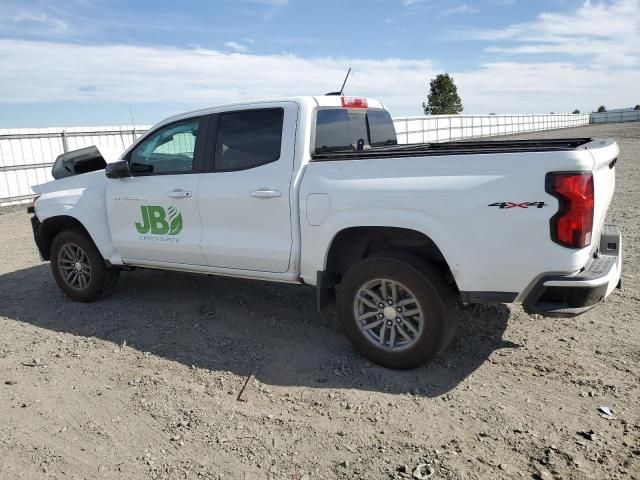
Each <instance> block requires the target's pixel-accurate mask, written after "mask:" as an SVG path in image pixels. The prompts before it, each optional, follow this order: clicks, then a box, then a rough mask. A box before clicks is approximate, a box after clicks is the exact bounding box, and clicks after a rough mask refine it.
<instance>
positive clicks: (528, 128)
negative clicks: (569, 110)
mask: <svg viewBox="0 0 640 480" xmlns="http://www.w3.org/2000/svg"><path fill="white" fill-rule="evenodd" d="M589 118H590V115H589V114H588V113H586V114H577V115H572V114H548V115H432V116H430V117H407V118H394V119H393V122H394V124H395V126H396V133H397V134H398V142H400V143H425V142H448V141H451V140H464V139H467V138H479V137H493V136H496V135H511V134H515V133H526V132H537V131H540V130H554V129H557V128H569V127H579V126H581V125H588V124H589Z"/></svg>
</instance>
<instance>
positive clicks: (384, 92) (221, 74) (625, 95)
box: [0, 39, 640, 115]
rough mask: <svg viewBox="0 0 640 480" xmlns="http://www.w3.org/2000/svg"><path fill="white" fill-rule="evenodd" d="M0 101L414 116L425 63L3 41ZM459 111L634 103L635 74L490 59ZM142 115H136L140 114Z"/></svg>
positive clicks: (467, 88) (432, 70) (463, 89)
mask: <svg viewBox="0 0 640 480" xmlns="http://www.w3.org/2000/svg"><path fill="white" fill-rule="evenodd" d="M0 58H2V59H3V62H2V63H3V68H2V69H1V70H0V103H3V104H5V105H6V104H12V103H13V104H18V103H20V104H22V103H32V104H35V103H41V104H44V103H46V102H65V103H67V104H70V105H72V104H74V103H75V104H78V105H87V106H91V105H99V104H104V103H109V104H120V105H131V104H153V105H173V106H174V107H172V108H176V109H177V110H187V109H193V108H201V107H206V106H210V105H217V104H225V103H231V102H236V101H243V100H252V99H260V98H276V97H285V96H298V95H322V94H324V93H326V92H330V91H335V90H336V89H337V88H338V87H339V86H340V84H341V82H342V80H343V79H344V75H345V72H346V70H347V68H348V67H349V66H351V67H353V72H352V75H351V77H350V78H349V82H348V84H347V87H346V89H345V91H346V93H347V94H353V95H366V96H371V97H374V98H378V99H380V100H381V101H383V102H384V103H385V104H386V105H387V107H388V108H389V109H390V110H391V112H392V113H393V114H394V115H420V114H421V107H420V106H421V103H422V101H423V100H424V98H425V97H426V88H427V83H428V80H429V79H430V78H432V77H433V76H435V74H437V73H440V71H441V70H440V69H439V68H438V66H437V65H435V64H434V63H433V62H432V61H430V60H420V59H416V60H406V59H397V58H387V59H376V60H373V59H364V58H329V57H322V58H301V57H298V56H295V55H286V54H282V55H253V54H248V53H239V52H234V53H225V52H221V51H215V50H207V49H198V48H191V49H187V48H174V47H160V46H158V47H148V46H147V47H142V46H131V45H78V44H66V43H57V42H37V41H19V40H7V39H5V40H0ZM449 73H450V74H452V76H453V77H454V79H455V81H456V83H457V85H458V89H459V92H460V94H461V96H462V99H463V103H464V106H465V112H466V113H486V112H490V111H495V112H549V111H555V112H561V111H571V110H573V109H574V108H580V109H581V110H588V109H590V108H594V107H595V106H597V105H600V104H602V103H604V104H605V105H609V106H611V107H613V106H625V105H631V104H633V105H635V103H637V99H636V98H635V95H636V92H637V85H640V71H638V70H631V69H599V68H590V67H577V66H575V65H573V64H571V63H532V64H525V63H519V62H493V63H487V64H484V65H482V66H480V67H479V68H477V69H475V70H471V71H463V72H455V71H449ZM137 110H138V111H141V108H138V109H137Z"/></svg>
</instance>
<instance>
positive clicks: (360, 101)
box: [342, 97, 369, 108]
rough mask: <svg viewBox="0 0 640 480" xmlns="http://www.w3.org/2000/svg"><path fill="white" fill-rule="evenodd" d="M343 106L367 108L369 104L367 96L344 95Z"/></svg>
mask: <svg viewBox="0 0 640 480" xmlns="http://www.w3.org/2000/svg"><path fill="white" fill-rule="evenodd" d="M342 106H343V107H344V108H367V107H368V106H369V104H368V103H367V99H366V98H356V97H342Z"/></svg>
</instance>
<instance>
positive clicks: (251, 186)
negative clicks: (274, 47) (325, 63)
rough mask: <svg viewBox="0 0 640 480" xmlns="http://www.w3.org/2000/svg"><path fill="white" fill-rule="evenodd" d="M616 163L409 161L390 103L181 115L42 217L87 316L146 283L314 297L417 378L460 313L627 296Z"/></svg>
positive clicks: (545, 148) (504, 156)
mask: <svg viewBox="0 0 640 480" xmlns="http://www.w3.org/2000/svg"><path fill="white" fill-rule="evenodd" d="M617 156H618V146H617V144H616V143H615V142H614V141H612V140H607V139H588V138H574V139H562V140H524V141H513V140H506V141H474V142H458V143H439V144H412V145H398V143H397V140H396V132H395V130H394V126H393V122H392V120H391V117H390V115H389V113H388V112H387V111H386V110H385V109H384V107H383V105H382V104H381V103H379V102H377V101H375V100H372V99H367V98H354V97H343V96H317V97H302V98H289V99H282V100H273V101H259V102H252V103H242V104H234V105H227V106H221V107H215V108H209V109H204V110H198V111H195V112H190V113H186V114H182V115H178V116H175V117H172V118H169V119H167V120H165V121H163V122H161V123H159V124H157V125H155V126H154V127H153V128H151V129H150V130H149V131H148V132H147V133H146V134H145V135H144V136H143V137H141V138H140V139H139V140H137V141H136V142H135V143H134V144H133V145H132V146H131V147H130V148H129V149H128V150H127V151H126V152H125V153H124V154H123V155H122V156H121V157H120V159H119V160H118V161H115V162H112V163H108V164H107V163H106V162H105V161H104V159H103V158H102V157H101V156H100V154H99V153H97V150H96V151H95V152H94V154H92V153H91V151H89V152H86V151H85V152H80V153H78V154H74V153H72V154H67V155H63V156H61V158H59V159H58V160H57V161H56V164H55V165H54V167H53V174H54V177H55V178H58V179H57V180H55V181H53V182H50V183H46V184H44V185H39V186H37V187H34V191H35V192H36V193H37V194H38V197H37V198H36V200H35V202H34V206H33V207H31V208H30V211H31V212H33V213H35V215H34V216H33V217H32V224H33V231H34V236H35V241H36V243H37V245H38V248H39V250H40V253H41V255H42V258H43V259H45V260H50V261H51V268H52V271H53V275H54V277H55V280H56V282H57V283H58V285H59V287H60V288H61V289H62V291H63V292H64V293H65V294H66V295H67V296H68V297H70V298H71V299H73V300H77V301H84V302H87V301H92V300H95V299H97V298H99V297H100V296H104V295H105V294H109V293H111V292H112V290H113V289H114V287H115V284H116V280H117V278H118V275H119V273H120V272H121V271H122V270H131V269H132V268H140V267H143V268H156V269H165V270H176V271H183V272H197V273H203V274H216V275H229V276H234V277H243V278H251V279H260V280H272V281H278V282H290V283H299V284H305V285H311V286H315V287H316V289H317V298H318V308H322V307H324V306H325V305H328V304H330V303H331V302H336V304H337V310H338V313H339V316H340V318H341V321H342V323H343V325H344V329H345V331H346V333H347V335H348V336H349V337H350V339H351V341H352V342H353V343H354V345H355V346H356V348H357V349H358V350H359V351H360V352H362V353H363V354H364V355H365V356H367V357H369V358H370V359H372V360H373V361H375V362H377V363H379V364H382V365H385V366H388V367H396V368H409V367H414V366H417V365H420V364H423V363H425V362H427V361H429V360H430V359H431V358H433V357H434V356H435V355H436V354H437V353H438V352H440V351H441V350H442V349H443V348H444V347H445V346H446V345H447V343H448V342H449V340H450V339H451V336H452V334H453V332H454V329H455V324H456V317H457V314H456V306H457V305H459V304H469V303H478V302H482V303H486V302H502V303H513V302H517V303H522V304H523V305H524V308H525V309H526V310H527V311H528V312H531V313H537V314H541V315H550V316H572V315H576V314H579V313H581V312H583V311H585V310H587V309H589V308H590V307H591V306H593V305H595V304H596V303H598V302H600V301H601V300H603V299H604V298H605V297H606V296H607V295H609V294H610V293H611V292H612V290H613V289H615V288H616V286H618V285H619V279H620V271H621V258H622V255H621V238H620V232H619V230H618V228H617V227H615V226H611V225H605V224H604V221H605V215H606V213H607V209H608V207H609V203H610V202H611V199H612V196H613V191H614V184H615V168H614V166H615V163H616V159H617ZM105 167H106V168H105ZM92 170H93V171H92ZM479 328H481V326H479Z"/></svg>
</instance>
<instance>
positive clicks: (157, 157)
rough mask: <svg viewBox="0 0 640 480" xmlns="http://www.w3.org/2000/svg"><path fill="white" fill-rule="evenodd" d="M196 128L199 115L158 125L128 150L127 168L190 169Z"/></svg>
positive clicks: (142, 170)
mask: <svg viewBox="0 0 640 480" xmlns="http://www.w3.org/2000/svg"><path fill="white" fill-rule="evenodd" d="M199 128H200V119H199V118H191V119H188V120H183V121H181V122H176V123H172V124H171V125H167V126H166V127H163V128H161V129H160V130H158V131H157V132H156V133H154V134H152V135H151V136H150V137H149V138H147V139H146V140H144V141H143V142H142V143H141V144H140V145H138V146H137V147H136V148H135V150H133V152H131V157H130V168H131V172H132V173H133V174H134V175H155V174H167V173H175V174H179V173H190V172H191V171H193V156H194V152H195V150H196V141H197V139H198V130H199Z"/></svg>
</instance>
